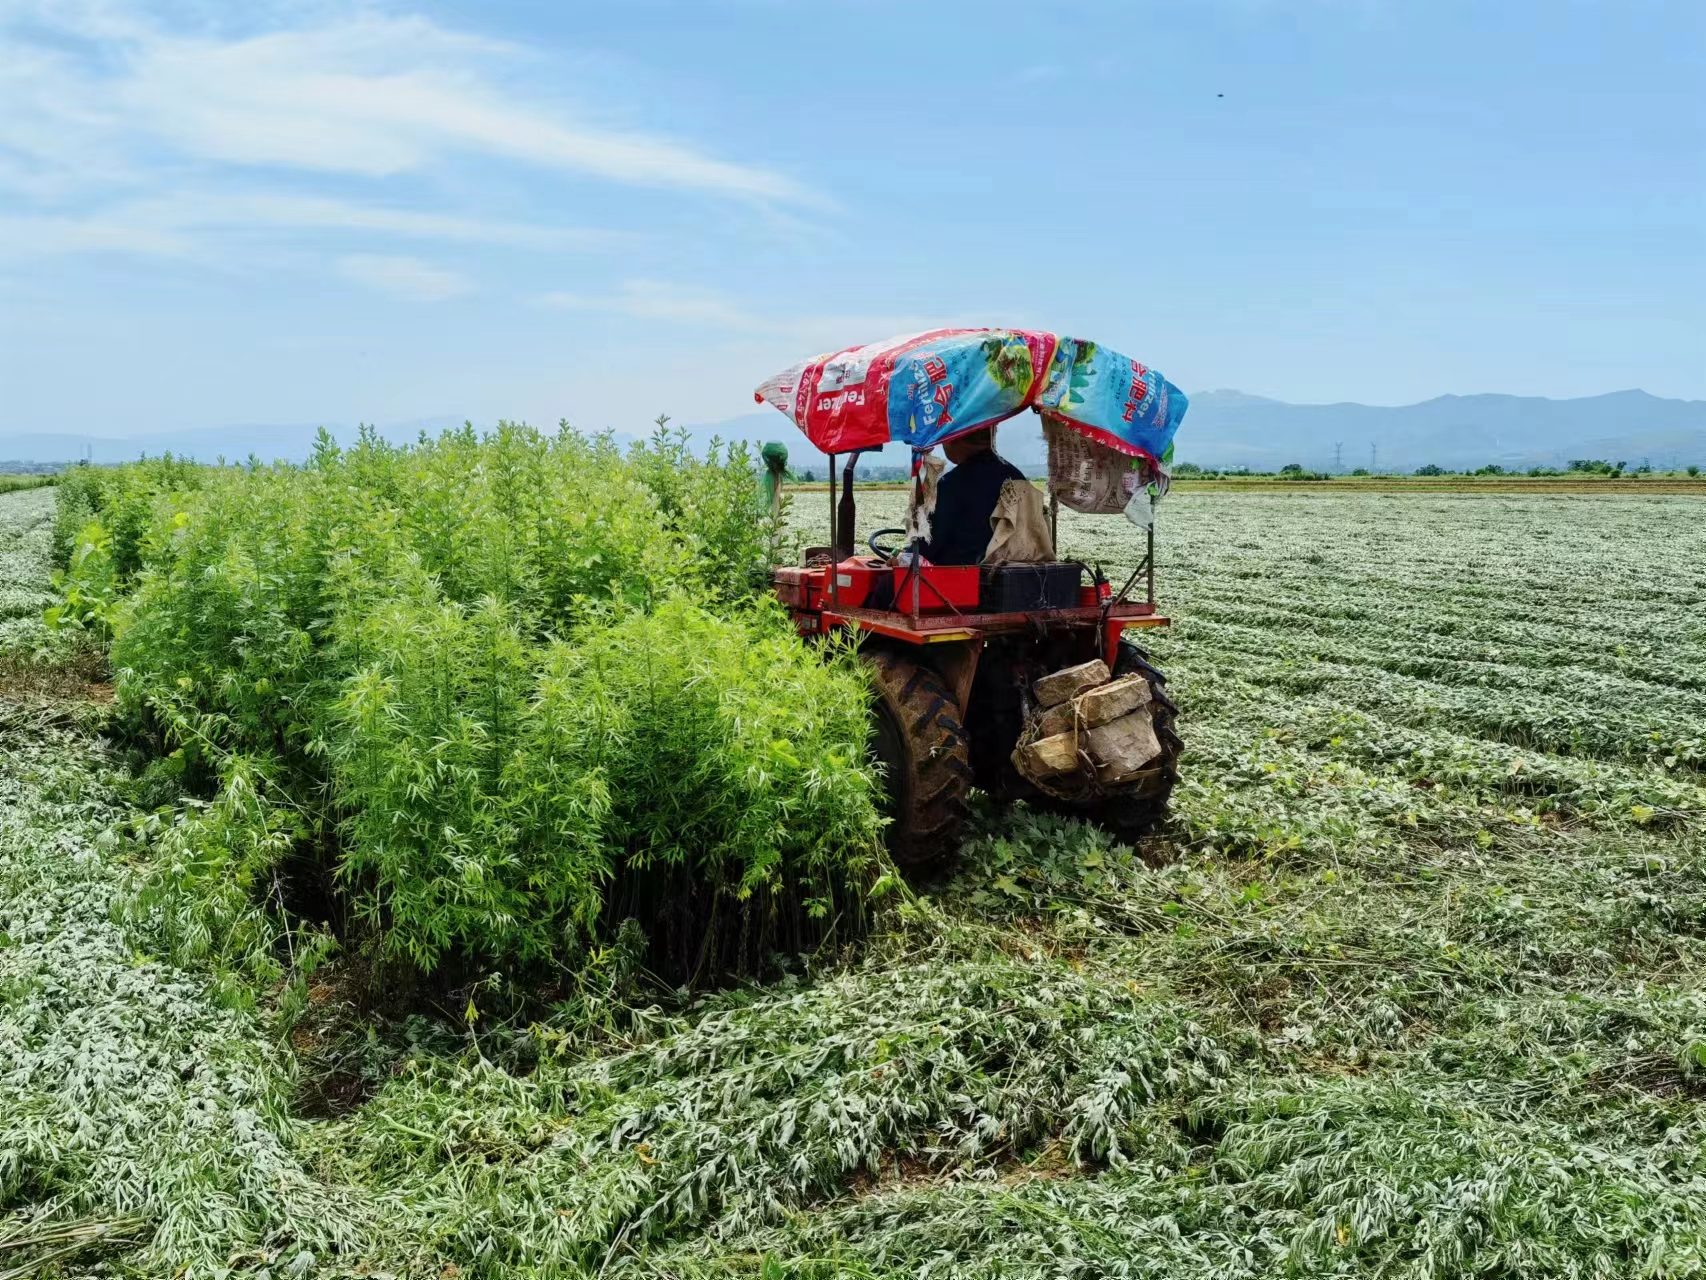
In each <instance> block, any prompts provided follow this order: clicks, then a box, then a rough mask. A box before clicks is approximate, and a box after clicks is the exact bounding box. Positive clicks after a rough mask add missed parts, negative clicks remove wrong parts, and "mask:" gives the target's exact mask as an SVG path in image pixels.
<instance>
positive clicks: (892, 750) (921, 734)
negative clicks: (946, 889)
mask: <svg viewBox="0 0 1706 1280" xmlns="http://www.w3.org/2000/svg"><path fill="white" fill-rule="evenodd" d="M865 660H866V662H867V663H868V664H869V666H870V669H871V682H872V685H873V687H874V688H875V690H876V698H875V699H874V700H873V703H872V709H871V711H872V718H873V720H874V723H873V725H872V732H871V754H872V755H873V756H874V757H875V758H876V760H877V761H878V763H880V764H881V765H882V767H883V787H884V791H885V794H886V800H887V803H886V805H885V812H886V815H887V817H888V819H889V827H888V837H887V838H888V848H889V856H890V857H892V858H893V859H894V861H895V865H896V866H898V867H900V868H901V869H903V870H907V871H912V870H924V869H927V868H929V867H933V866H936V865H937V864H939V863H942V862H944V861H946V860H947V859H948V858H949V857H951V856H952V855H953V853H954V851H955V850H956V849H958V848H959V843H960V827H961V826H962V825H963V824H964V822H965V817H966V793H967V792H968V791H970V790H971V776H972V775H971V760H970V755H969V752H968V750H967V744H966V731H965V726H964V725H962V724H961V723H960V712H959V705H958V703H957V702H956V701H955V699H954V695H953V693H952V692H951V691H950V690H949V688H948V686H947V684H946V683H945V682H944V681H943V679H942V677H941V676H939V675H937V674H936V673H935V672H934V671H932V670H931V669H930V668H929V667H926V666H923V665H922V664H920V663H917V662H913V661H912V660H910V659H908V658H906V657H903V656H902V655H900V654H898V653H894V652H891V651H888V650H876V651H874V652H871V653H867V654H866V655H865Z"/></svg>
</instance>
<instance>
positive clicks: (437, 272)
mask: <svg viewBox="0 0 1706 1280" xmlns="http://www.w3.org/2000/svg"><path fill="white" fill-rule="evenodd" d="M338 270H339V271H341V272H342V273H343V274H344V275H345V276H347V277H348V278H349V279H351V280H354V281H355V282H356V283H357V284H362V285H366V286H367V287H368V288H370V289H376V290H378V291H379V292H380V293H388V294H390V295H391V296H392V297H395V298H401V299H403V301H405V302H443V301H444V300H445V299H446V298H456V297H460V296H462V295H463V294H465V293H471V292H472V291H473V288H474V286H473V285H472V284H470V283H469V282H468V280H467V278H466V277H464V276H461V275H458V274H457V273H456V272H454V271H446V270H444V269H443V268H442V267H435V266H433V265H432V264H431V263H429V262H422V261H421V260H420V259H419V258H405V257H397V256H393V255H390V254H377V253H355V254H350V255H348V256H346V257H343V258H340V259H339V260H338Z"/></svg>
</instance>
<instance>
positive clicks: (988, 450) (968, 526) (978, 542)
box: [924, 427, 1025, 564]
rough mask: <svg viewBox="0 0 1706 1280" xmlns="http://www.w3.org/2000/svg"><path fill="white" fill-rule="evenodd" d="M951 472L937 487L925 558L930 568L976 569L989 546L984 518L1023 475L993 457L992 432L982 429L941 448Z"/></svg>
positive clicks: (955, 438)
mask: <svg viewBox="0 0 1706 1280" xmlns="http://www.w3.org/2000/svg"><path fill="white" fill-rule="evenodd" d="M942 452H943V453H945V454H947V455H948V461H949V462H951V463H953V464H954V469H953V470H952V471H949V472H948V473H947V474H946V475H944V476H943V477H942V478H941V480H939V481H938V482H937V484H936V511H935V514H934V515H933V516H932V517H931V519H930V541H929V542H927V543H925V544H924V558H925V559H926V560H928V561H930V563H932V564H977V563H978V562H979V561H981V560H982V559H983V553H984V551H985V550H986V549H987V548H988V546H989V537H990V527H989V518H990V517H991V516H992V515H994V514H995V504H996V503H997V502H998V501H999V500H1000V498H1001V486H1002V485H1004V484H1006V483H1007V482H1008V481H1009V480H1023V479H1024V478H1025V473H1024V472H1022V471H1020V470H1019V468H1018V467H1015V466H1014V465H1013V464H1012V463H1011V462H1008V461H1007V459H1005V458H1003V457H1002V456H1001V455H1000V454H998V453H996V452H995V431H994V428H992V427H984V428H982V429H981V430H978V431H968V432H966V433H965V434H964V435H963V436H954V437H953V438H952V439H949V440H944V441H943V442H942Z"/></svg>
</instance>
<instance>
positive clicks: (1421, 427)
mask: <svg viewBox="0 0 1706 1280" xmlns="http://www.w3.org/2000/svg"><path fill="white" fill-rule="evenodd" d="M461 421H462V420H461V419H460V418H456V417H440V418H426V419H420V420H417V421H414V422H404V423H394V424H391V425H388V426H385V427H381V428H380V434H381V435H383V436H384V437H385V438H387V439H389V440H397V441H402V440H412V439H414V438H415V437H416V436H417V435H419V434H420V433H421V432H422V431H426V432H428V433H429V434H436V433H437V432H438V431H441V430H443V429H444V428H446V427H454V426H459V425H460V424H461ZM328 429H329V430H330V431H331V433H332V435H333V436H335V437H336V438H337V439H338V440H339V441H340V442H346V443H347V442H348V441H349V440H350V439H351V438H353V436H354V435H355V428H354V427H352V426H349V425H330V424H328ZM317 430H318V427H317V426H314V425H305V424H291V425H270V426H269V425H258V426H256V425H251V426H233V427H224V428H219V429H213V430H202V431H184V432H146V433H138V434H136V435H132V436H128V437H112V436H95V435H86V436H78V435H49V434H42V433H10V432H8V433H0V470H3V469H4V467H5V464H6V463H7V462H38V463H39V462H70V461H75V460H76V459H79V458H84V457H87V458H90V459H91V460H92V461H94V462H122V461H125V460H127V459H130V458H134V457H136V456H138V455H139V454H141V453H149V454H158V453H162V452H165V451H167V450H170V451H171V452H173V453H175V454H179V455H183V456H188V457H194V458H201V459H204V460H207V461H211V460H213V459H214V458H217V457H224V458H226V459H228V460H232V461H236V460H241V459H243V458H247V457H248V456H249V455H250V454H255V455H257V456H259V457H261V458H263V459H267V460H269V461H270V460H272V459H274V458H285V459H289V460H292V461H300V460H301V459H303V458H305V457H307V456H308V452H309V450H310V449H312V448H313V443H314V436H315V433H316V432H317ZM689 431H690V434H691V436H692V438H693V441H694V443H695V444H696V445H698V446H700V447H703V445H705V444H706V443H708V442H709V441H710V440H711V438H712V437H713V436H720V437H721V438H722V439H724V440H749V441H754V442H758V441H763V440H781V441H783V442H784V443H786V444H787V445H788V447H789V449H790V450H791V451H792V452H793V455H794V462H795V465H796V466H797V467H799V468H801V469H809V468H811V467H812V466H814V465H817V466H821V465H822V457H821V455H819V454H817V452H816V451H815V450H813V449H812V448H811V447H810V446H809V445H807V444H806V443H805V441H804V440H803V439H802V438H801V437H800V436H799V434H798V433H797V432H796V431H794V429H793V428H792V427H791V426H790V425H789V423H788V421H787V420H786V419H785V418H783V417H782V416H781V415H780V414H778V413H775V412H773V411H770V410H766V411H764V412H762V413H749V414H742V415H741V416H740V417H737V418H730V419H727V420H726V421H723V422H719V423H708V424H700V425H695V426H690V427H689ZM648 434H650V430H649V428H647V429H646V430H642V431H636V432H633V433H618V435H619V437H622V436H627V437H629V438H632V437H636V436H644V435H648ZM1000 449H1001V452H1002V453H1003V454H1005V455H1006V456H1007V457H1009V458H1011V459H1012V460H1013V461H1014V462H1016V463H1018V464H1019V465H1020V466H1022V467H1025V468H1026V469H1027V470H1033V471H1035V470H1038V469H1040V467H1041V466H1042V463H1043V461H1044V456H1045V455H1044V450H1043V442H1042V432H1041V431H1040V429H1039V427H1038V424H1037V422H1036V419H1035V418H1033V417H1032V416H1030V415H1028V414H1027V415H1022V416H1021V417H1019V418H1017V419H1014V420H1012V421H1010V422H1007V423H1004V424H1003V425H1002V427H1001V439H1000ZM1175 456H1176V459H1177V460H1178V461H1180V462H1195V463H1198V464H1200V465H1202V466H1205V467H1221V468H1225V467H1248V468H1250V469H1251V470H1256V471H1276V470H1278V469H1279V468H1280V467H1283V466H1285V465H1286V464H1287V463H1292V462H1295V463H1298V464H1300V465H1302V466H1303V467H1305V468H1307V469H1309V470H1318V471H1325V470H1333V469H1338V470H1343V471H1349V470H1351V469H1353V468H1355V467H1370V468H1371V469H1373V470H1380V471H1413V470H1414V469H1415V468H1417V467H1420V466H1425V465H1427V464H1429V463H1432V464H1435V465H1437V466H1441V467H1446V468H1448V469H1450V470H1454V471H1459V470H1463V469H1465V468H1471V467H1479V466H1484V465H1486V464H1488V463H1497V464H1499V465H1500V466H1503V467H1505V468H1506V469H1508V470H1514V469H1526V468H1528V467H1533V466H1560V465H1563V464H1565V463H1567V462H1568V461H1569V460H1570V459H1572V458H1605V459H1607V460H1609V461H1613V462H1615V461H1626V462H1628V463H1629V465H1630V466H1631V467H1634V466H1639V465H1640V464H1641V463H1642V462H1650V463H1651V464H1652V465H1653V466H1654V467H1656V468H1659V469H1668V468H1671V467H1675V466H1687V465H1689V464H1691V463H1694V464H1701V465H1706V401H1703V400H1666V399H1662V398H1660V397H1658V396H1652V395H1648V394H1647V393H1646V392H1644V391H1616V392H1612V393H1611V394H1609V395H1603V396H1589V397H1586V398H1582V399H1576V400H1548V399H1545V398H1544V397H1541V396H1506V395H1472V396H1439V397H1437V398H1436V399H1433V400H1425V401H1423V402H1422V403H1421V404H1411V405H1401V406H1396V407H1382V406H1374V405H1364V404H1287V403H1285V402H1284V401H1280V400H1270V399H1266V398H1264V397H1262V396H1252V395H1246V394H1244V393H1243V392H1241V391H1199V392H1196V393H1194V394H1192V396H1191V408H1190V412H1189V413H1188V414H1186V416H1185V422H1184V425H1183V426H1182V427H1181V428H1180V431H1179V438H1178V443H1177V446H1176V448H1175ZM867 461H869V462H872V463H891V464H899V463H902V462H904V461H905V451H904V450H903V449H898V448H896V447H894V446H890V447H889V448H888V449H886V450H884V451H883V453H882V455H881V456H880V457H870V458H868V459H867ZM1335 464H1336V467H1335Z"/></svg>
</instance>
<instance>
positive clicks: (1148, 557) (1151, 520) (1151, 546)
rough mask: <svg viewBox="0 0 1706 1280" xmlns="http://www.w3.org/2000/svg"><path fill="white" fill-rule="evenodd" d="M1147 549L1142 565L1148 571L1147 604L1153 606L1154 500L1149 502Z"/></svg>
mask: <svg viewBox="0 0 1706 1280" xmlns="http://www.w3.org/2000/svg"><path fill="white" fill-rule="evenodd" d="M1148 535H1149V539H1148V541H1149V549H1148V551H1147V553H1146V554H1145V556H1144V563H1145V564H1146V565H1147V566H1148V569H1149V603H1150V605H1151V606H1152V607H1153V606H1154V604H1155V499H1154V498H1151V499H1150V500H1149V529H1148Z"/></svg>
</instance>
